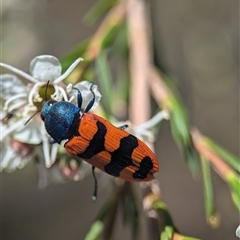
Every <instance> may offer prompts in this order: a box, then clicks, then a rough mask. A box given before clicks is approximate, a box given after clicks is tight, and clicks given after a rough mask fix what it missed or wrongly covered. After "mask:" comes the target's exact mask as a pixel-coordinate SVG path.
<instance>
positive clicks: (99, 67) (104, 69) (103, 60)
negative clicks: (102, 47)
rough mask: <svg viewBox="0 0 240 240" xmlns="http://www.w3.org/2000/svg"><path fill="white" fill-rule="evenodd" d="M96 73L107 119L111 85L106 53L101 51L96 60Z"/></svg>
mask: <svg viewBox="0 0 240 240" xmlns="http://www.w3.org/2000/svg"><path fill="white" fill-rule="evenodd" d="M96 72H97V76H98V78H99V88H100V92H101V93H102V95H103V96H104V97H103V99H102V100H103V104H104V107H105V109H106V115H107V118H109V117H110V115H111V104H112V97H113V85H112V76H111V70H110V68H109V61H108V58H107V53H106V51H102V52H101V54H100V55H99V56H98V57H97V59H96Z"/></svg>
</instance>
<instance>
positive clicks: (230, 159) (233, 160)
mask: <svg viewBox="0 0 240 240" xmlns="http://www.w3.org/2000/svg"><path fill="white" fill-rule="evenodd" d="M204 141H205V142H206V144H208V146H209V147H211V149H213V150H214V152H215V153H217V154H218V155H219V156H220V157H221V158H222V159H223V160H224V161H225V162H226V163H228V164H229V165H230V166H231V167H233V168H234V169H235V170H236V171H238V172H240V159H238V158H237V157H236V156H234V155H233V154H231V153H230V152H228V151H227V150H225V149H224V148H222V147H221V146H219V145H218V144H216V143H215V142H213V141H212V140H211V139H209V138H207V137H204Z"/></svg>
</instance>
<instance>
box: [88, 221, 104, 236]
mask: <svg viewBox="0 0 240 240" xmlns="http://www.w3.org/2000/svg"><path fill="white" fill-rule="evenodd" d="M103 227H104V224H103V223H102V222H101V221H96V222H94V223H93V224H92V226H91V228H90V230H89V232H88V233H87V235H86V237H85V238H84V240H96V239H97V238H98V237H99V235H100V234H101V233H102V231H103Z"/></svg>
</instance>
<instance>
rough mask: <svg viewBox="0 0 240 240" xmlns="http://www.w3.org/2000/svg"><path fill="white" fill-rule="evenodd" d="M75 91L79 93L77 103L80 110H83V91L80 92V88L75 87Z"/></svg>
mask: <svg viewBox="0 0 240 240" xmlns="http://www.w3.org/2000/svg"><path fill="white" fill-rule="evenodd" d="M73 89H75V90H77V91H78V94H77V103H78V107H79V109H81V107H82V94H81V91H80V90H79V89H78V88H75V87H73Z"/></svg>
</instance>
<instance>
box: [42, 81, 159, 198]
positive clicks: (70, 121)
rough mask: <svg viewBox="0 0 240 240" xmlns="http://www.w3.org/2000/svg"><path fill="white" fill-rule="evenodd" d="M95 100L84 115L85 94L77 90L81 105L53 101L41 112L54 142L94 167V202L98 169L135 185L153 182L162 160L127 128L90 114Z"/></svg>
mask: <svg viewBox="0 0 240 240" xmlns="http://www.w3.org/2000/svg"><path fill="white" fill-rule="evenodd" d="M93 86H94V85H93V84H92V85H91V87H90V89H89V91H91V93H92V99H91V100H90V101H89V103H88V105H87V106H86V108H85V109H84V110H83V111H82V112H81V107H82V101H83V99H82V95H81V92H80V90H79V89H77V88H73V89H75V90H76V91H77V105H75V104H73V103H71V102H66V101H54V100H49V101H47V102H45V104H44V106H43V108H42V110H41V118H42V120H43V121H44V124H45V128H46V131H47V132H48V134H49V135H50V136H51V137H52V139H53V141H54V142H56V143H58V144H60V143H62V141H64V148H65V149H66V151H67V152H68V153H70V154H71V155H74V156H78V157H80V158H82V159H83V160H85V161H86V162H88V163H90V164H91V165H92V173H93V176H94V180H95V190H94V194H93V199H94V200H95V199H96V195H97V180H96V176H95V173H94V169H95V167H96V168H99V169H100V170H102V171H104V172H106V173H108V174H110V175H112V176H114V177H119V178H121V179H124V180H126V181H131V182H142V181H150V180H152V179H153V178H154V176H153V174H154V173H156V172H158V167H159V166H158V160H157V158H156V156H155V154H154V153H153V152H152V151H151V150H150V148H149V147H148V146H147V145H146V144H145V143H144V142H143V141H141V140H140V139H138V138H137V137H135V136H134V135H132V134H130V133H128V132H126V131H125V130H124V129H125V128H126V127H127V125H124V126H122V127H119V128H118V127H116V126H114V125H112V124H111V123H110V122H108V121H107V120H105V119H104V118H102V117H100V116H98V115H95V114H93V113H90V112H89V110H90V109H91V108H92V106H93V104H94V101H95V94H94V92H93V89H92V87H93Z"/></svg>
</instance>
